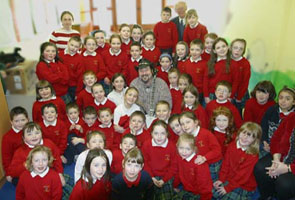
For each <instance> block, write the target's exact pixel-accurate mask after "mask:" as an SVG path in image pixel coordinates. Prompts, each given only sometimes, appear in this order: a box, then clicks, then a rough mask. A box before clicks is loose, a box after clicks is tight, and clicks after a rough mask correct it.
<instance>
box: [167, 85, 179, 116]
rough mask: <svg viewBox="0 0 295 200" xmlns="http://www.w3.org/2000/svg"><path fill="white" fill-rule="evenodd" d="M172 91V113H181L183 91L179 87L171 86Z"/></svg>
mask: <svg viewBox="0 0 295 200" xmlns="http://www.w3.org/2000/svg"><path fill="white" fill-rule="evenodd" d="M169 88H170V93H171V97H172V109H171V114H180V113H181V104H182V93H181V91H180V90H179V88H178V87H172V86H171V85H170V86H169Z"/></svg>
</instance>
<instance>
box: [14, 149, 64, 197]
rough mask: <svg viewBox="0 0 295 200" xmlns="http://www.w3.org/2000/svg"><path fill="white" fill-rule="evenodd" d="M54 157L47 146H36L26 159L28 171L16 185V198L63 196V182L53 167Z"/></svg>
mask: <svg viewBox="0 0 295 200" xmlns="http://www.w3.org/2000/svg"><path fill="white" fill-rule="evenodd" d="M53 160H54V157H53V156H52V153H51V150H50V149H49V148H48V147H46V146H36V147H35V148H34V149H32V150H31V151H30V153H29V155H28V158H27V160H26V164H25V165H26V169H27V170H26V171H24V172H23V173H22V175H21V176H20V178H19V182H18V184H17V187H16V192H15V199H17V200H25V199H46V200H51V199H54V200H59V199H61V198H62V184H61V181H60V178H59V175H58V173H57V172H56V171H55V170H53V169H51V165H52V162H53Z"/></svg>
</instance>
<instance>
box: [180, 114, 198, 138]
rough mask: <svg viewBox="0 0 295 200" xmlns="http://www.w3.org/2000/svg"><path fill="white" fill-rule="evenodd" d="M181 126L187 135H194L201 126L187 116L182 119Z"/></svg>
mask: <svg viewBox="0 0 295 200" xmlns="http://www.w3.org/2000/svg"><path fill="white" fill-rule="evenodd" d="M180 125H181V128H182V130H183V131H184V132H185V133H189V134H192V133H193V132H194V131H195V130H197V127H198V126H199V123H198V120H193V119H191V118H188V117H186V116H183V117H181V118H180Z"/></svg>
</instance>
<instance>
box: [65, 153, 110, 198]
mask: <svg viewBox="0 0 295 200" xmlns="http://www.w3.org/2000/svg"><path fill="white" fill-rule="evenodd" d="M110 194H111V182H110V164H109V160H108V157H107V155H106V154H105V152H104V151H103V150H102V149H97V148H95V149H92V150H90V151H89V152H88V154H87V157H86V160H85V165H84V167H83V171H82V176H81V178H80V180H79V181H78V182H77V183H76V185H75V187H74V188H73V190H72V193H71V196H70V200H79V199H97V198H98V197H99V199H101V200H109V199H110Z"/></svg>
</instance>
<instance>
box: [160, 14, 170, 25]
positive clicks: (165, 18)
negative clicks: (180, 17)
mask: <svg viewBox="0 0 295 200" xmlns="http://www.w3.org/2000/svg"><path fill="white" fill-rule="evenodd" d="M170 17H171V15H170V13H169V12H165V11H163V12H162V13H161V20H162V22H163V23H168V22H169V19H170Z"/></svg>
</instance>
